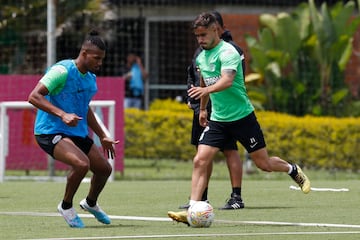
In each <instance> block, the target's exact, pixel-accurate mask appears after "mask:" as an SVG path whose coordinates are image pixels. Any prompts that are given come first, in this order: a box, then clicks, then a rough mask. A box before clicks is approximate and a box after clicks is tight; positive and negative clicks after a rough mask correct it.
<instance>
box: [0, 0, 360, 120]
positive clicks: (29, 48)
mask: <svg viewBox="0 0 360 240" xmlns="http://www.w3.org/2000/svg"><path fill="white" fill-rule="evenodd" d="M324 2H326V3H327V4H328V6H329V7H330V6H334V5H336V3H339V2H341V3H342V2H343V3H346V2H349V1H335V0H334V1H315V3H316V4H317V6H320V5H321V4H322V3H324ZM49 3H52V4H53V6H54V8H55V10H54V15H53V16H52V17H54V21H55V27H56V28H55V30H54V32H53V37H54V39H55V40H56V42H55V45H54V46H56V51H54V52H55V54H54V55H55V56H54V58H55V60H56V61H57V60H60V59H64V58H75V57H76V56H77V54H78V50H79V47H80V43H81V41H82V40H83V37H84V35H85V34H86V33H87V32H88V31H89V30H90V29H91V28H93V27H96V28H98V29H100V30H101V31H102V33H103V35H104V37H105V39H106V41H107V44H108V52H107V57H106V59H105V62H104V64H103V68H102V70H101V72H100V75H101V76H121V75H122V74H124V72H125V64H126V62H125V59H126V55H127V54H128V53H129V52H130V51H132V52H135V53H136V54H138V55H139V56H140V57H141V58H142V59H143V61H144V65H145V67H146V69H147V70H148V72H149V78H148V81H147V84H146V94H145V105H146V106H148V104H149V103H151V101H152V100H154V99H156V98H175V97H177V96H181V97H183V96H184V95H185V89H186V67H187V65H188V64H189V63H190V61H191V58H192V56H193V52H194V50H195V49H196V47H197V43H196V41H195V38H194V36H193V34H192V31H191V29H190V27H189V26H190V23H191V21H192V20H193V19H194V18H195V16H196V15H197V14H199V13H200V12H202V11H209V10H217V11H219V12H220V13H222V15H223V18H224V22H225V25H226V26H227V28H228V29H229V30H230V31H231V32H232V34H233V38H234V41H235V42H236V43H238V44H239V45H240V47H241V48H243V49H244V51H245V57H246V63H247V65H248V67H247V74H249V73H252V72H254V71H255V70H256V69H254V68H253V67H251V62H252V58H253V56H252V53H251V52H250V50H249V46H248V44H247V43H246V40H245V36H246V35H250V36H253V37H257V34H258V31H259V28H260V23H259V16H260V15H261V14H264V13H270V14H274V15H276V14H278V13H280V12H288V13H291V12H292V11H294V10H295V9H296V8H297V7H298V6H299V4H301V3H303V4H304V3H308V1H306V0H305V1H300V0H292V1H288V0H243V1H241V0H238V1H235V0H211V1H210V0H197V1H190V0H181V1H180V0H177V1H171V0H123V1H121V0H118V1H117V0H102V1H95V0H93V1H84V0H81V1H65V0H62V1H61V0H60V1H50V0H48V1H46V0H33V1H20V0H15V1H14V0H12V1H10V0H2V1H1V10H0V73H2V74H42V73H43V72H44V70H45V69H46V67H47V65H48V64H50V63H48V61H49V58H48V54H49V49H48V48H47V44H48V41H49V35H48V34H47V32H48V25H47V24H48V23H49V18H51V17H49V12H48V6H49ZM355 14H356V11H354V15H355ZM358 36H359V31H357V32H356V34H355V36H354V37H355V38H354V41H353V43H354V49H355V50H356V49H359V48H360V46H359V43H358V42H359V41H358V39H359V38H358ZM289 41H291V40H290V38H289ZM354 53H356V52H355V51H354ZM358 58H359V57H357V56H356V54H353V56H352V57H351V59H350V61H349V64H348V65H347V71H346V75H345V76H343V75H339V76H337V77H338V78H340V80H338V79H337V80H336V81H337V82H341V83H344V82H346V83H347V84H348V85H349V92H350V93H351V96H352V98H355V99H359V91H360V83H359V82H360V81H359V77H360V71H359V70H358V67H357V66H358V64H359V60H358ZM302 64H303V66H304V64H305V65H306V64H309V65H311V64H312V63H311V61H309V60H308V59H303V61H302ZM311 66H312V67H313V66H314V65H311ZM285 70H286V71H289V70H290V71H291V70H294V69H285ZM302 71H303V73H304V74H303V76H305V77H304V78H308V79H310V77H314V76H311V75H306V73H307V72H311V71H314V69H311V68H310V70H309V68H307V67H306V66H305V67H302ZM315 71H316V69H315ZM319 71H320V70H319ZM315 77H316V76H315ZM311 81H313V80H309V82H310V83H311ZM288 83H289V84H290V85H287V84H288ZM288 83H286V84H282V85H280V87H281V89H282V91H283V92H282V93H281V92H280V94H278V95H279V96H278V97H279V98H281V97H282V96H281V95H284V94H286V93H287V92H288V91H291V90H292V89H295V88H299V89H300V88H301V86H296V85H295V84H292V83H291V82H290V81H288ZM310 83H304V84H305V85H306V84H308V85H309V84H310ZM310 85H311V84H310ZM305 87H308V88H313V89H306V91H307V92H308V93H309V94H308V95H307V94H303V93H302V97H299V98H296V96H292V97H293V99H295V100H296V101H297V102H298V104H286V105H284V106H280V107H279V106H270V104H268V103H267V105H266V104H265V105H266V106H267V107H269V106H270V107H271V109H270V110H280V111H288V112H290V113H294V114H299V115H301V114H304V113H308V112H306V111H310V110H308V109H306V108H307V106H303V105H304V104H302V103H303V102H304V101H307V100H309V99H310V100H311V101H312V99H313V97H316V95H317V94H320V93H319V92H318V91H319V89H318V88H319V87H320V85H319V84H314V85H311V86H305ZM281 89H279V90H276V89H275V90H274V89H271V88H268V90H269V91H275V92H276V91H278V92H279V91H280V90H281ZM263 90H264V89H263ZM268 90H267V89H265V91H268ZM19 91H21V89H19ZM299 91H300V90H299ZM303 91H304V90H303ZM290 94H291V95H294V94H295V95H296V94H298V93H297V92H295V93H293V92H291V93H290ZM349 95H350V94H349ZM273 96H274V94H273ZM267 97H269V96H267ZM291 99H292V98H290V99H289V100H287V102H288V103H289V102H290V103H291V102H295V101H292V100H291ZM277 104H278V105H279V104H281V103H277ZM289 108H290V109H289ZM291 108H296V109H294V110H292V109H291Z"/></svg>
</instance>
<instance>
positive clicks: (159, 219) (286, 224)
mask: <svg viewBox="0 0 360 240" xmlns="http://www.w3.org/2000/svg"><path fill="white" fill-rule="evenodd" d="M0 215H12V216H39V217H60V216H61V215H60V214H59V213H45V212H44V213H41V212H0ZM78 215H79V217H82V218H93V217H94V216H93V215H91V214H78ZM109 218H110V219H112V220H133V221H156V222H171V221H173V220H172V219H170V218H167V217H166V218H163V217H138V216H116V215H109ZM214 222H216V223H225V224H226V223H231V224H251V225H278V226H301V227H334V228H360V225H354V224H335V223H296V222H273V221H232V220H218V219H215V220H214Z"/></svg>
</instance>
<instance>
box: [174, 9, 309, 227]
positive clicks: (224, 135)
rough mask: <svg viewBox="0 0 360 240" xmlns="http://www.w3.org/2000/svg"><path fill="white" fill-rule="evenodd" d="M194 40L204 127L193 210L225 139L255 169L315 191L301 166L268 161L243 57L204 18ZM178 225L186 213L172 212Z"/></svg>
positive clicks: (194, 92) (195, 93) (196, 94)
mask: <svg viewBox="0 0 360 240" xmlns="http://www.w3.org/2000/svg"><path fill="white" fill-rule="evenodd" d="M192 27H193V31H194V34H195V37H196V39H197V41H198V43H199V44H200V46H201V47H202V48H203V49H204V50H203V51H202V52H201V53H200V54H199V56H198V57H197V59H196V64H197V66H198V67H199V69H200V72H201V80H200V81H201V82H200V85H201V86H200V87H192V88H190V89H189V90H188V94H189V96H190V97H192V98H195V99H201V100H200V110H202V111H200V124H201V125H202V126H206V128H205V130H204V131H203V133H202V135H201V137H200V140H199V146H198V150H197V153H196V155H195V157H194V160H193V172H192V182H191V198H190V206H191V205H192V204H194V203H196V202H197V201H201V195H202V193H203V192H204V190H205V188H206V186H208V183H209V176H210V175H211V173H209V172H208V171H209V169H210V168H209V165H210V164H212V159H213V157H214V155H215V154H216V153H217V152H218V151H219V150H220V149H222V148H223V147H224V144H225V142H226V139H229V138H234V139H236V140H237V141H239V142H240V143H241V144H242V145H243V146H244V147H245V149H246V150H247V151H248V153H249V154H250V156H251V159H252V160H253V162H254V163H255V165H256V166H257V167H258V168H260V169H261V170H263V171H266V172H284V173H288V174H289V176H290V177H291V178H292V179H293V180H294V181H295V182H296V183H297V184H298V185H299V186H300V188H301V190H302V191H303V192H304V193H309V192H310V190H311V187H310V181H309V179H308V178H307V176H306V175H305V174H304V173H303V171H302V170H301V169H300V167H299V166H298V165H297V164H291V163H289V162H287V161H285V160H283V159H281V158H279V157H275V156H273V157H269V156H268V152H267V149H266V143H265V139H264V136H263V133H262V130H261V128H260V125H259V123H258V121H257V119H256V115H255V112H254V107H253V106H252V104H251V102H250V100H249V97H248V96H247V93H246V88H245V83H244V79H243V70H242V66H241V61H240V57H239V53H238V52H237V51H236V49H235V48H234V47H233V46H232V45H231V44H229V43H227V42H225V41H223V40H221V39H220V38H219V35H218V33H217V27H216V19H215V16H214V15H213V14H211V13H202V14H200V15H199V16H197V17H196V19H195V20H194V22H193V26H192ZM209 97H210V98H211V105H212V113H211V116H210V120H209V121H208V120H207V112H206V105H207V103H208V101H209ZM168 216H169V217H170V218H171V219H173V220H175V221H178V222H182V223H185V224H189V223H188V222H187V211H181V212H172V211H169V212H168Z"/></svg>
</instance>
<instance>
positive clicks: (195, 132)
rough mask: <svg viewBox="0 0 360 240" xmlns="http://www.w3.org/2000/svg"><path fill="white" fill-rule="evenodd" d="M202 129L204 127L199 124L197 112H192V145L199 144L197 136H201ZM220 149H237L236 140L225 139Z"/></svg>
mask: <svg viewBox="0 0 360 240" xmlns="http://www.w3.org/2000/svg"><path fill="white" fill-rule="evenodd" d="M204 129H205V128H204V127H203V126H201V125H200V122H199V114H196V113H195V112H194V116H193V123H192V129H191V144H192V145H194V146H197V145H198V144H199V138H200V136H201V133H202V132H203V131H204ZM220 150H221V151H224V150H238V147H237V144H236V140H234V139H231V138H229V139H226V141H225V143H224V146H223V147H222V148H221V149H220Z"/></svg>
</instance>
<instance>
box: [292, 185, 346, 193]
mask: <svg viewBox="0 0 360 240" xmlns="http://www.w3.org/2000/svg"><path fill="white" fill-rule="evenodd" d="M310 189H311V191H314V192H348V191H350V190H349V189H348V188H318V187H311V188H310ZM290 190H298V191H299V190H300V188H299V187H296V186H293V185H291V186H290Z"/></svg>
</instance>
